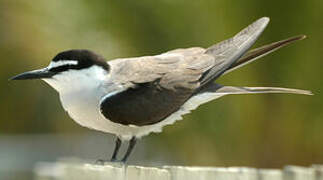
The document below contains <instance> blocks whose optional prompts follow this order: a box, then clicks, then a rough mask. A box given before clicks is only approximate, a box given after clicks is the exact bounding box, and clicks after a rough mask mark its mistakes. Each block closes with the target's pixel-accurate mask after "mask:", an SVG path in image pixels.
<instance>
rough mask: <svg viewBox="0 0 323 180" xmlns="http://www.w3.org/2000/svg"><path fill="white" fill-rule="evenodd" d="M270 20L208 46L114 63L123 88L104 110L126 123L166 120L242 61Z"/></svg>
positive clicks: (105, 103) (117, 81) (117, 80)
mask: <svg viewBox="0 0 323 180" xmlns="http://www.w3.org/2000/svg"><path fill="white" fill-rule="evenodd" d="M268 21H269V19H268V18H261V19H259V20H257V21H256V22H254V23H253V24H251V25H249V26H248V27H247V28H245V29H243V30H242V31H241V32H239V33H238V34H237V35H235V36H234V37H233V38H231V39H229V40H225V41H223V42H220V43H218V44H216V45H214V46H212V47H210V48H208V49H206V50H204V49H203V48H189V49H178V50H173V51H169V52H167V53H164V54H161V55H157V56H146V57H138V58H130V59H118V60H114V61H110V62H109V64H110V65H111V71H110V73H109V76H110V79H113V81H114V82H113V83H114V84H116V86H120V87H123V90H122V91H121V92H119V93H116V94H114V95H112V96H111V94H109V95H108V96H107V97H104V98H103V99H102V101H101V104H100V108H101V113H102V114H103V115H104V116H105V117H106V118H108V119H109V120H111V121H113V122H116V123H120V124H124V125H136V126H144V125H150V124H155V123H157V122H160V121H162V120H163V119H164V118H166V117H167V116H169V115H170V114H172V113H173V112H175V111H178V110H179V108H181V106H182V105H183V104H184V103H185V102H186V101H187V100H188V99H189V98H191V97H192V96H193V95H194V94H196V93H197V91H199V90H200V89H201V88H202V87H203V86H204V85H205V84H207V83H208V82H210V81H212V80H214V79H215V78H216V77H218V76H219V75H220V74H222V73H223V72H224V71H225V70H227V69H228V68H229V67H230V66H231V65H232V64H233V63H234V62H236V60H237V59H239V58H240V57H241V56H242V55H243V54H244V53H245V52H246V51H247V50H248V49H249V48H250V46H251V45H252V44H253V43H254V42H255V40H256V39H257V38H258V36H259V35H260V34H261V32H262V31H263V30H264V28H265V27H266V25H267V23H268Z"/></svg>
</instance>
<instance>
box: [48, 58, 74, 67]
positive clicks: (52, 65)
mask: <svg viewBox="0 0 323 180" xmlns="http://www.w3.org/2000/svg"><path fill="white" fill-rule="evenodd" d="M77 63H78V62H77V61H76V60H75V61H74V60H66V61H57V62H54V61H52V62H51V63H50V64H49V65H48V67H47V68H48V69H52V68H56V67H59V66H64V65H77Z"/></svg>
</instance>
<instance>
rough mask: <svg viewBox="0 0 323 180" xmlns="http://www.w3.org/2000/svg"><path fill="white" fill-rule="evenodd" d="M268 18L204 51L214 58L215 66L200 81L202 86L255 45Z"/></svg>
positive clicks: (261, 19)
mask: <svg viewBox="0 0 323 180" xmlns="http://www.w3.org/2000/svg"><path fill="white" fill-rule="evenodd" d="M268 22H269V18H267V17H263V18H260V19H259V20H257V21H256V22H254V23H252V24H251V25H249V26H248V27H246V28H245V29H243V30H242V31H240V32H239V33H238V34H237V35H235V36H234V37H232V38H230V39H228V40H225V41H223V42H220V43H218V44H215V45H213V46H211V47H210V48H208V49H207V50H206V52H205V53H206V54H210V55H212V56H214V58H215V60H216V65H215V66H214V67H212V68H211V69H210V70H209V71H208V73H206V74H204V76H203V78H202V79H201V83H202V84H206V83H208V82H211V81H213V80H215V79H216V78H217V77H219V76H220V75H221V74H222V73H224V72H225V71H226V70H227V69H228V68H230V66H231V65H232V64H234V63H235V62H236V61H237V60H238V59H239V58H240V57H241V56H242V55H243V54H245V53H246V52H247V50H248V49H249V48H250V47H251V46H252V45H253V44H254V43H255V41H256V40H257V38H258V37H259V36H260V34H261V33H262V32H263V30H264V29H265V28H266V26H267V24H268Z"/></svg>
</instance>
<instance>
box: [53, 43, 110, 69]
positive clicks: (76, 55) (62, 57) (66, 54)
mask: <svg viewBox="0 0 323 180" xmlns="http://www.w3.org/2000/svg"><path fill="white" fill-rule="evenodd" d="M52 61H53V62H62V63H63V64H64V61H76V62H77V63H75V64H66V65H62V66H58V67H54V68H52V69H50V71H53V72H61V71H66V70H68V69H83V68H88V67H91V66H92V65H97V66H100V67H102V68H103V69H105V70H109V65H108V63H107V62H106V60H105V59H104V58H103V57H102V56H100V55H98V54H96V53H94V52H92V51H90V50H83V49H73V50H68V51H63V52H60V53H58V54H57V55H56V56H55V57H54V58H53V60H52Z"/></svg>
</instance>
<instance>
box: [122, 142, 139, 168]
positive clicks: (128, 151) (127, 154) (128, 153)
mask: <svg viewBox="0 0 323 180" xmlns="http://www.w3.org/2000/svg"><path fill="white" fill-rule="evenodd" d="M136 142H137V139H136V138H135V137H132V138H131V140H130V142H129V146H128V149H127V152H126V154H125V155H124V157H123V158H122V160H121V161H122V162H124V163H125V162H126V161H127V159H128V157H129V155H130V153H131V151H132V150H133V148H134V147H135V145H136Z"/></svg>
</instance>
